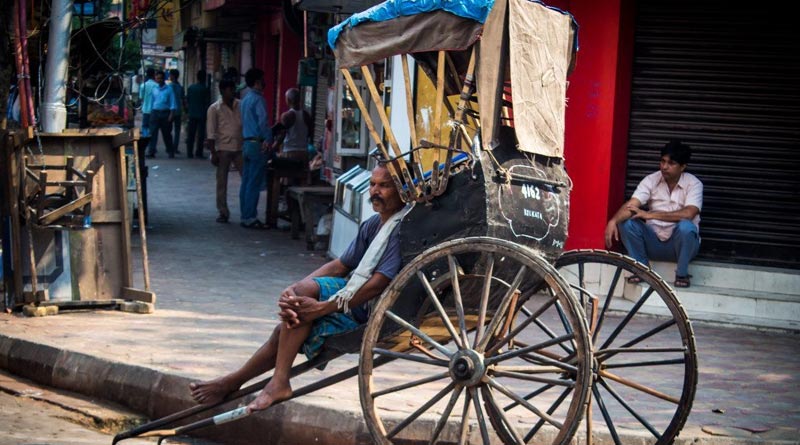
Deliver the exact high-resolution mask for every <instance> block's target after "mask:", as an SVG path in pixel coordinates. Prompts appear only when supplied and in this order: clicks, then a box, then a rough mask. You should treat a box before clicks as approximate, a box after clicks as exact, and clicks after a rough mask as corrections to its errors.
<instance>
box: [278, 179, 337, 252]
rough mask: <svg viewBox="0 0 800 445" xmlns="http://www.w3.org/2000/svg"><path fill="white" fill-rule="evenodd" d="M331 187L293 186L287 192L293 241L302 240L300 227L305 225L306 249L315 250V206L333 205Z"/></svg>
mask: <svg viewBox="0 0 800 445" xmlns="http://www.w3.org/2000/svg"><path fill="white" fill-rule="evenodd" d="M333 189H334V188H333V187H331V186H307V187H304V186H293V187H289V188H288V189H287V191H286V203H287V205H288V208H289V214H290V215H291V221H292V231H291V233H292V239H299V238H300V226H301V224H303V223H305V225H306V227H305V232H306V248H307V249H308V250H313V249H314V241H315V237H314V221H313V220H312V218H313V214H314V206H315V205H318V204H332V203H333Z"/></svg>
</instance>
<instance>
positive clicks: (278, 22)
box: [254, 13, 303, 124]
mask: <svg viewBox="0 0 800 445" xmlns="http://www.w3.org/2000/svg"><path fill="white" fill-rule="evenodd" d="M254 48H255V49H254V50H255V67H256V68H259V69H261V70H263V71H264V81H265V84H266V85H265V87H264V97H265V98H266V100H267V106H268V107H269V110H268V111H269V114H270V119H271V121H270V124H273V123H274V122H275V121H276V119H277V117H278V116H279V113H280V112H281V111H285V110H284V109H285V108H286V105H285V100H284V93H285V92H286V90H287V89H289V88H291V87H293V86H296V85H297V64H298V62H299V61H300V57H301V56H302V52H303V49H302V39H301V38H300V37H298V36H297V35H296V34H295V33H294V32H293V31H292V30H290V29H289V28H288V26H286V22H285V21H284V20H283V17H282V16H281V14H280V13H275V14H270V15H265V16H263V17H261V18H260V20H259V22H258V26H257V28H256V41H255V47H254Z"/></svg>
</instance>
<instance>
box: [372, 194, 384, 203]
mask: <svg viewBox="0 0 800 445" xmlns="http://www.w3.org/2000/svg"><path fill="white" fill-rule="evenodd" d="M369 202H379V203H381V204H384V201H383V198H381V197H380V196H378V195H372V196H370V197H369Z"/></svg>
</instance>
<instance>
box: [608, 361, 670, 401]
mask: <svg viewBox="0 0 800 445" xmlns="http://www.w3.org/2000/svg"><path fill="white" fill-rule="evenodd" d="M598 374H599V375H600V377H603V378H606V379H610V380H613V381H615V382H617V383H621V384H623V385H625V386H628V387H630V388H633V389H636V390H638V391H641V392H643V393H645V394H650V395H651V396H653V397H657V398H659V399H661V400H666V401H667V402H671V403H674V404H676V405H678V404H679V403H680V402H681V401H680V400H679V399H678V398H677V397H672V396H670V395H667V394H664V393H663V392H661V391H658V390H656V389H653V388H650V387H648V386H644V385H642V384H640V383H636V382H632V381H630V380H628V379H626V378H623V377H620V376H618V375H616V374H612V373H610V372H608V371H605V370H602V369H601V370H600V371H599V372H598Z"/></svg>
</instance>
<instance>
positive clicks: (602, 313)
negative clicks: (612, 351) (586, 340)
mask: <svg viewBox="0 0 800 445" xmlns="http://www.w3.org/2000/svg"><path fill="white" fill-rule="evenodd" d="M621 274H622V268H621V267H617V270H616V271H614V278H613V279H612V280H611V286H610V287H609V288H608V294H607V295H606V301H605V303H604V304H603V310H602V311H600V318H598V320H597V326H595V329H594V332H592V341H593V342H596V341H597V336H598V335H600V329H602V327H603V321H604V320H605V318H606V311H607V310H608V307H609V305H611V298H612V297H613V296H614V289H616V287H617V283H618V282H619V277H620V275H621Z"/></svg>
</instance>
